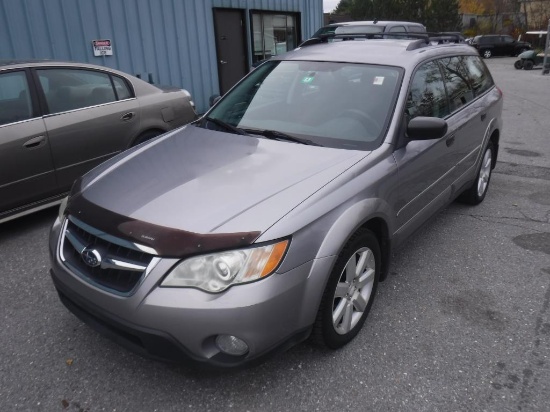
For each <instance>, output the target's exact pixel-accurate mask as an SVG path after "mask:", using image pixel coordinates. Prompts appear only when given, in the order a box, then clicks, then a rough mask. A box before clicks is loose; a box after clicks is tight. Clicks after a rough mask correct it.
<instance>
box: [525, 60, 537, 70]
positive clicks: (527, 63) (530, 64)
mask: <svg viewBox="0 0 550 412" xmlns="http://www.w3.org/2000/svg"><path fill="white" fill-rule="evenodd" d="M534 65H535V64H534V63H533V61H532V60H525V63H523V68H524V69H525V70H531V69H532V68H533V66H534Z"/></svg>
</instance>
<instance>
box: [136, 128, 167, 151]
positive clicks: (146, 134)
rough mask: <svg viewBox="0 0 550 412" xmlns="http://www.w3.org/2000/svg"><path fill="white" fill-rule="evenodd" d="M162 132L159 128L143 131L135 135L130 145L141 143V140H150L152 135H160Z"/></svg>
mask: <svg viewBox="0 0 550 412" xmlns="http://www.w3.org/2000/svg"><path fill="white" fill-rule="evenodd" d="M163 133H164V132H163V131H161V130H148V131H146V132H143V133H142V134H140V135H139V136H138V137H136V140H134V143H132V147H134V146H137V145H138V144H141V143H143V142H146V141H147V140H151V139H152V138H154V137H157V136H160V135H161V134H163Z"/></svg>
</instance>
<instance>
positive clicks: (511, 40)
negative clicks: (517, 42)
mask: <svg viewBox="0 0 550 412" xmlns="http://www.w3.org/2000/svg"><path fill="white" fill-rule="evenodd" d="M502 41H503V42H504V43H513V42H514V39H513V38H512V37H510V36H502Z"/></svg>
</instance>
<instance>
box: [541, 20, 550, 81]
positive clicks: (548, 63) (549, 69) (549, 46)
mask: <svg viewBox="0 0 550 412" xmlns="http://www.w3.org/2000/svg"><path fill="white" fill-rule="evenodd" d="M549 54H550V19H548V28H547V29H546V47H545V48H544V60H543V63H542V74H543V75H545V74H549V73H550V56H548V55H549Z"/></svg>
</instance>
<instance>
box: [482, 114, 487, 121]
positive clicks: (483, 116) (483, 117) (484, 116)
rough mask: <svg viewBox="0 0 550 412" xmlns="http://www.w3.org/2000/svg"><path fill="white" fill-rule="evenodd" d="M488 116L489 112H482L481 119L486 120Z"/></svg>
mask: <svg viewBox="0 0 550 412" xmlns="http://www.w3.org/2000/svg"><path fill="white" fill-rule="evenodd" d="M486 117H487V113H482V114H481V121H484V120H485V118H486Z"/></svg>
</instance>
